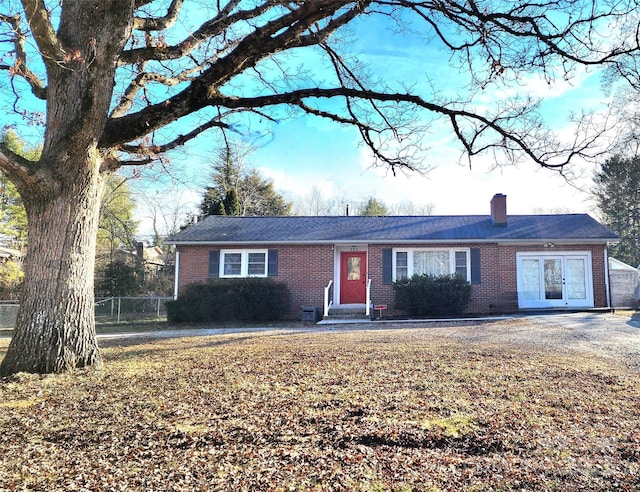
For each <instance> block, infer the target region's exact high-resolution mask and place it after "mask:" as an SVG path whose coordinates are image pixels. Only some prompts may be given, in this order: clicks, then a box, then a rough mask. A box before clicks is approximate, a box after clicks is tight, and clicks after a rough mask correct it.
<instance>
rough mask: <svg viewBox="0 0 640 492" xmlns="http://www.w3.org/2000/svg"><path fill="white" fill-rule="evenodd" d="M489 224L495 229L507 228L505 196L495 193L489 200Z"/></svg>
mask: <svg viewBox="0 0 640 492" xmlns="http://www.w3.org/2000/svg"><path fill="white" fill-rule="evenodd" d="M491 223H492V224H493V225H494V226H496V227H506V226H507V195H503V194H502V193H496V194H495V195H493V198H492V199H491Z"/></svg>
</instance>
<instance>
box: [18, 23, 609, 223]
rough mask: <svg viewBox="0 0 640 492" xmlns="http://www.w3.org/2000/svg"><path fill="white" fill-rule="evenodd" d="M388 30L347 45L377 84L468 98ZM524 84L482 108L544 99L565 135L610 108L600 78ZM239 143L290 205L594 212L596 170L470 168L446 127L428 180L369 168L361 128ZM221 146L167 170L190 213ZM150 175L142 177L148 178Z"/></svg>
mask: <svg viewBox="0 0 640 492" xmlns="http://www.w3.org/2000/svg"><path fill="white" fill-rule="evenodd" d="M192 20H193V19H192ZM196 22H197V21H196ZM388 27H389V24H388V23H387V22H386V21H384V20H382V19H380V18H377V19H376V18H372V19H371V18H366V19H362V20H358V21H357V22H356V23H355V24H353V26H352V27H351V28H350V30H349V33H346V34H343V35H342V39H343V40H344V41H345V42H346V43H348V45H349V46H350V48H352V50H353V53H354V54H357V57H358V60H359V61H361V62H363V63H364V64H366V65H367V66H369V67H370V69H371V72H372V75H373V76H374V77H379V78H380V79H383V80H385V81H388V82H389V83H393V84H394V87H392V89H398V88H399V87H400V83H402V82H408V83H409V84H414V83H415V86H414V89H415V90H418V91H420V92H422V93H426V91H427V88H428V87H429V86H428V80H429V79H431V80H433V81H434V83H436V84H437V86H438V88H439V90H440V91H441V94H444V95H449V94H451V95H454V94H456V92H458V91H460V92H461V93H463V92H464V90H463V86H464V84H465V81H466V74H465V73H464V72H460V71H459V70H458V68H456V66H455V64H453V63H451V60H450V58H449V56H450V55H449V53H448V52H445V51H443V50H442V49H441V48H440V47H439V46H438V45H437V44H436V43H426V42H425V40H424V39H421V38H420V37H418V36H416V35H410V34H408V33H407V34H406V35H404V36H398V35H397V34H396V33H391V32H390V31H389V29H388ZM347 34H348V35H347ZM317 60H318V57H317V54H311V53H310V52H308V51H301V52H298V53H295V54H294V55H292V56H291V58H290V59H289V63H291V64H292V65H296V64H305V65H306V66H307V67H309V68H310V69H311V70H312V71H313V72H314V73H315V74H316V75H319V76H320V77H321V78H322V77H323V70H325V67H323V66H321V65H319V64H318V63H317ZM519 77H520V80H519V84H518V85H515V86H506V85H503V84H501V83H500V81H498V83H497V84H496V85H494V86H489V87H488V88H487V89H486V90H485V91H483V92H482V93H481V94H480V97H479V99H478V100H477V101H478V107H480V108H481V109H482V107H483V105H484V106H485V107H486V108H490V107H491V106H492V105H493V104H495V101H496V100H498V99H499V98H500V97H505V96H508V95H510V94H519V95H523V94H526V93H529V94H532V95H535V96H539V97H541V98H543V101H544V103H543V109H544V115H545V117H546V118H547V121H548V123H549V125H550V126H551V127H553V128H554V129H555V130H556V131H558V133H560V134H563V133H566V132H567V131H568V130H567V129H568V128H569V114H570V112H571V111H579V110H581V109H582V108H586V109H594V108H595V109H601V108H603V107H604V106H603V103H604V102H606V97H605V95H604V94H603V93H602V91H601V90H600V77H599V74H598V73H597V72H593V73H587V72H586V71H581V72H578V73H576V74H575V77H574V78H573V79H572V80H571V81H570V82H569V83H567V82H563V81H559V82H557V83H556V84H554V85H552V86H549V85H548V84H547V83H546V82H545V81H543V80H540V79H538V78H536V77H535V76H530V75H527V74H524V73H523V74H520V76H519ZM263 123H264V122H263ZM21 130H22V129H21ZM24 136H25V137H26V136H27V135H24ZM243 139H244V140H245V141H246V142H249V143H253V144H254V145H255V146H256V151H255V152H254V153H253V154H252V155H251V156H250V158H249V162H250V163H252V164H253V165H254V166H255V167H257V168H258V169H259V170H260V171H261V173H262V174H263V175H265V176H267V177H269V178H271V179H273V181H274V184H275V186H276V188H277V189H278V190H279V191H280V192H282V193H283V194H285V196H286V197H287V198H288V199H289V200H296V199H299V198H300V197H303V196H304V195H306V194H308V193H309V192H310V191H311V189H312V187H314V186H315V187H317V188H318V189H319V190H321V191H322V193H323V194H324V196H325V198H327V199H340V200H342V201H344V202H347V203H351V204H359V203H362V202H364V201H366V200H367V198H368V197H370V196H374V197H376V198H377V199H379V200H382V201H384V202H385V203H387V204H389V205H392V204H396V203H399V202H405V201H412V202H413V203H414V204H416V205H417V206H422V205H432V206H433V213H435V214H441V215H448V214H486V213H488V211H489V200H490V199H491V197H492V196H493V195H494V194H495V193H504V194H506V195H507V197H508V211H509V213H514V214H528V213H534V212H556V211H571V212H590V213H594V209H593V206H592V203H591V202H590V201H589V194H588V190H589V188H590V186H591V176H592V173H593V170H594V166H593V164H586V163H585V164H580V163H578V164H579V165H578V167H577V168H576V172H577V173H578V174H579V175H580V176H581V177H580V178H579V179H576V180H574V181H573V183H572V184H573V185H574V186H571V185H569V184H567V183H566V182H565V180H564V179H563V178H562V177H560V176H558V175H557V174H555V173H552V172H550V171H548V170H543V169H539V168H538V167H537V166H536V165H535V164H533V163H527V162H523V163H522V164H520V165H519V166H518V167H517V168H515V167H498V168H496V166H495V164H496V163H495V162H493V161H492V160H491V158H490V157H478V158H475V159H474V160H473V161H472V165H471V168H469V165H468V162H467V161H466V159H465V158H464V157H462V159H461V154H460V150H459V146H458V145H457V144H456V142H455V140H454V138H453V135H452V132H451V129H450V127H449V126H448V125H447V124H443V123H437V124H434V125H432V126H431V127H430V133H429V135H428V140H427V142H428V145H429V147H430V153H429V156H428V161H427V164H428V165H429V166H430V167H433V170H431V171H430V172H428V173H427V174H426V175H420V174H417V173H413V174H403V173H398V175H397V176H393V175H392V174H391V173H390V172H388V170H386V169H384V168H375V169H372V168H371V159H370V157H369V155H368V153H367V151H366V149H364V148H363V147H362V146H361V144H360V139H359V135H358V134H357V132H356V131H355V130H353V129H350V128H345V127H341V126H339V125H337V124H335V123H333V122H330V121H326V120H322V119H319V118H314V117H308V116H299V117H295V118H290V119H282V120H280V121H278V122H277V123H273V124H268V123H266V124H264V126H259V125H258V126H255V127H252V128H250V129H246V131H245V132H244V135H243ZM216 143H217V139H216V138H215V136H214V135H212V134H209V135H203V136H202V137H201V138H199V139H198V140H197V141H196V142H194V145H191V146H189V147H187V148H186V149H185V150H184V151H183V152H179V153H177V154H176V155H173V156H171V157H170V159H171V164H170V167H169V168H170V169H171V170H172V172H173V173H174V175H175V176H177V177H178V178H179V181H180V184H179V185H178V186H177V191H172V193H171V195H169V196H170V197H171V198H172V199H175V200H180V202H181V203H182V205H183V207H182V208H183V210H184V211H187V210H188V209H189V207H195V206H197V204H198V202H199V197H200V193H201V190H202V189H203V188H204V187H205V186H206V184H207V180H206V176H207V170H208V167H209V165H210V163H211V161H212V159H213V157H214V156H215V154H216ZM155 167H156V169H157V168H158V167H159V166H155ZM154 174H155V173H154V172H145V173H144V174H143V176H153V175H154ZM133 186H134V188H141V189H145V190H149V189H151V190H154V189H161V190H162V187H161V186H160V185H159V183H158V182H157V181H153V179H151V178H149V179H147V180H144V179H143V180H138V182H135V183H134V185H133ZM576 187H577V188H579V189H581V190H582V191H580V190H579V189H576ZM164 196H165V197H166V195H164ZM170 208H173V204H171V205H170ZM149 213H150V212H149V211H148V210H145V208H144V207H141V208H140V211H139V215H140V217H141V218H142V219H143V227H142V231H141V233H142V235H147V234H148V224H147V223H148V220H147V218H146V217H148V215H149Z"/></svg>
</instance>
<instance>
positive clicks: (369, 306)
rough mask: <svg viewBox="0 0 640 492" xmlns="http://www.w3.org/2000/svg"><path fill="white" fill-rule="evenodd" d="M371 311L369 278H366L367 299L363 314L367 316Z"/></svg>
mask: <svg viewBox="0 0 640 492" xmlns="http://www.w3.org/2000/svg"><path fill="white" fill-rule="evenodd" d="M370 313H371V279H368V280H367V301H366V305H365V307H364V314H365V316H369V315H370Z"/></svg>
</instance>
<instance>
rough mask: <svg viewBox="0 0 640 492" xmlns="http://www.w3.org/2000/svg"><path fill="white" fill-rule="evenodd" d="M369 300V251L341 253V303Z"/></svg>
mask: <svg viewBox="0 0 640 492" xmlns="http://www.w3.org/2000/svg"><path fill="white" fill-rule="evenodd" d="M366 301H367V253H366V251H350V252H348V253H340V304H363V303H365V302H366Z"/></svg>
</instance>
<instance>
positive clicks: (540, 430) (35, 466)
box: [0, 327, 640, 491]
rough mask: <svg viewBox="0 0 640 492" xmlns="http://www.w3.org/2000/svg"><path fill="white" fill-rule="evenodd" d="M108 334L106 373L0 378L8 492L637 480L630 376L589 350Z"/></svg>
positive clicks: (570, 486) (393, 333)
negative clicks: (110, 336) (137, 337)
mask: <svg viewBox="0 0 640 492" xmlns="http://www.w3.org/2000/svg"><path fill="white" fill-rule="evenodd" d="M478 329H482V327H479V328H478ZM493 329H496V330H499V327H494V328H493ZM505 329H508V328H505ZM7 345H8V341H7V340H0V356H2V355H3V354H2V352H3V351H4V350H6V346H7ZM104 345H105V346H104V347H103V356H104V359H105V367H104V369H103V370H101V371H78V372H77V373H76V374H73V375H58V376H37V375H25V374H20V375H17V376H14V377H12V378H9V379H5V380H3V381H0V402H3V403H4V404H3V405H2V406H0V426H1V428H2V429H3V432H2V433H0V449H2V451H3V452H2V453H0V490H5V489H6V490H14V489H26V490H74V489H79V490H109V489H114V490H121V489H127V490H151V489H153V490H341V491H342V490H350V491H351V490H356V491H357V490H380V491H387V490H392V491H412V490H413V491H415V490H421V491H422V490H433V491H440V490H611V489H617V490H625V489H626V490H637V489H638V488H640V478H639V477H640V464H639V462H638V459H639V458H640V431H638V429H637V422H638V420H639V419H640V389H639V388H638V384H637V382H638V374H637V373H636V372H633V371H631V370H630V369H628V368H626V367H625V366H623V365H622V364H618V363H616V362H614V361H612V360H609V359H602V358H598V357H594V356H593V355H591V354H574V353H572V354H568V353H566V352H562V353H560V352H556V351H553V350H546V349H540V348H539V347H538V348H536V349H535V350H532V349H531V347H527V346H522V345H519V346H516V347H514V346H507V345H500V344H495V343H483V342H478V341H475V342H473V343H472V342H467V341H464V340H453V339H451V338H447V337H446V335H445V334H443V330H421V329H413V330H389V331H386V330H380V331H354V332H341V331H327V332H322V333H304V334H292V335H281V334H273V333H268V332H260V333H250V334H248V333H242V334H233V335H225V336H216V337H208V338H190V339H188V338H183V339H171V340H167V339H163V340H145V341H141V340H128V341H118V340H114V341H109V342H108V344H106V343H105V344H104ZM29 402H31V403H30V404H27V403H29ZM35 402H37V404H36V403H35Z"/></svg>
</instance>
